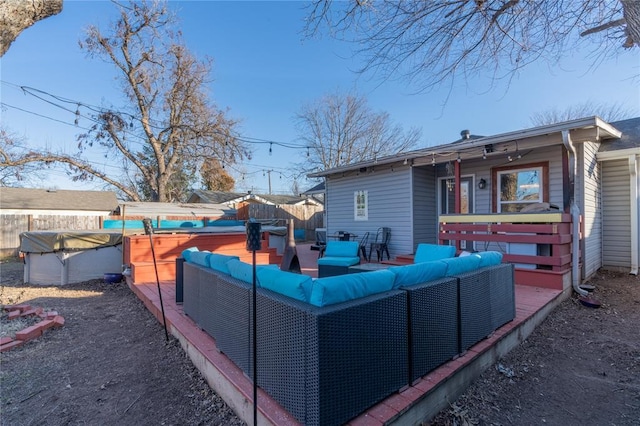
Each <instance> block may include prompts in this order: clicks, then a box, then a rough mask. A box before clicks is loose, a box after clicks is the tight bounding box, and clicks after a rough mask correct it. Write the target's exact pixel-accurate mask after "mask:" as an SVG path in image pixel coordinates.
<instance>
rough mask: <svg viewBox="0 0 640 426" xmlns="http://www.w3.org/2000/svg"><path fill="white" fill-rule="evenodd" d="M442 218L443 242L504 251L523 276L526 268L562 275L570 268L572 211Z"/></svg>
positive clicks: (441, 238)
mask: <svg viewBox="0 0 640 426" xmlns="http://www.w3.org/2000/svg"><path fill="white" fill-rule="evenodd" d="M439 222H440V224H439V228H440V232H439V241H440V244H450V243H451V242H455V245H456V246H457V247H458V248H459V249H462V248H464V249H465V250H468V251H471V248H470V247H469V245H470V244H473V246H472V247H473V248H474V249H476V250H497V251H501V252H502V253H503V260H504V261H505V262H511V263H514V264H515V266H516V271H518V270H520V271H522V272H523V273H522V274H520V275H522V276H524V275H527V274H524V272H527V271H530V272H532V273H533V272H534V271H535V272H536V273H540V272H547V273H550V274H554V275H563V274H566V273H568V272H569V271H570V270H571V247H572V238H571V215H569V214H566V213H561V212H544V213H508V214H503V213H496V214H449V215H441V216H440V220H439ZM462 242H465V243H466V244H465V243H462ZM529 275H530V274H529ZM521 281H529V279H522V280H521Z"/></svg>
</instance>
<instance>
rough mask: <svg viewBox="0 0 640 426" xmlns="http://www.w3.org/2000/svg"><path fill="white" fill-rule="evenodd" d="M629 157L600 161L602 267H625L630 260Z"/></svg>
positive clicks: (622, 268) (625, 268)
mask: <svg viewBox="0 0 640 426" xmlns="http://www.w3.org/2000/svg"><path fill="white" fill-rule="evenodd" d="M629 223H631V197H630V192H629V168H628V160H627V159H622V160H612V161H604V162H603V163H602V234H603V236H604V238H603V240H602V266H603V267H605V268H607V269H613V270H627V269H628V268H629V265H630V259H631V236H630V234H629Z"/></svg>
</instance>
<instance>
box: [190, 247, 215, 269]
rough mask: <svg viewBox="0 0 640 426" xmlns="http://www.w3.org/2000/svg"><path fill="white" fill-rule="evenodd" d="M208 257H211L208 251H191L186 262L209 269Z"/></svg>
mask: <svg viewBox="0 0 640 426" xmlns="http://www.w3.org/2000/svg"><path fill="white" fill-rule="evenodd" d="M209 256H211V252H210V251H207V250H205V251H192V252H191V254H190V256H189V260H188V262H190V263H195V264H196V265H199V266H204V267H205V268H208V267H209Z"/></svg>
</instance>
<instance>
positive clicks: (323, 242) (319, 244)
mask: <svg viewBox="0 0 640 426" xmlns="http://www.w3.org/2000/svg"><path fill="white" fill-rule="evenodd" d="M326 248H327V234H326V231H316V243H315V244H313V245H311V250H317V251H318V258H321V257H322V256H324V250H325V249H326Z"/></svg>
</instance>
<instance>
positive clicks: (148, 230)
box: [142, 218, 169, 342]
mask: <svg viewBox="0 0 640 426" xmlns="http://www.w3.org/2000/svg"><path fill="white" fill-rule="evenodd" d="M142 224H143V225H144V233H145V234H147V235H148V236H149V244H150V245H151V256H152V257H153V268H154V269H155V271H156V283H157V284H158V297H160V310H161V311H162V325H163V326H164V337H165V338H166V339H167V342H168V341H169V332H168V331H167V320H166V318H165V317H164V304H163V303H162V291H160V278H159V277H158V265H157V264H156V252H155V250H154V248H153V237H152V234H153V224H152V223H151V219H149V218H146V219H142Z"/></svg>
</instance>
